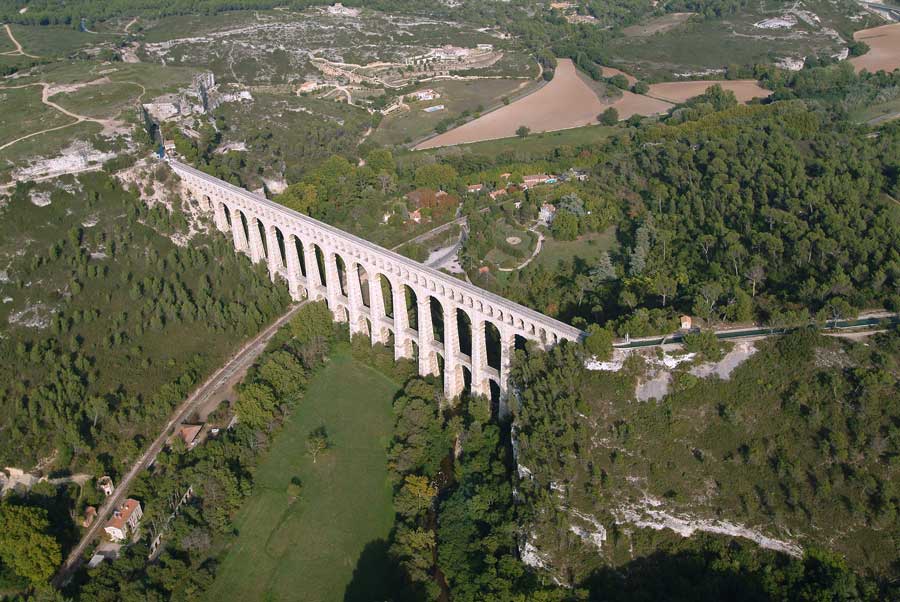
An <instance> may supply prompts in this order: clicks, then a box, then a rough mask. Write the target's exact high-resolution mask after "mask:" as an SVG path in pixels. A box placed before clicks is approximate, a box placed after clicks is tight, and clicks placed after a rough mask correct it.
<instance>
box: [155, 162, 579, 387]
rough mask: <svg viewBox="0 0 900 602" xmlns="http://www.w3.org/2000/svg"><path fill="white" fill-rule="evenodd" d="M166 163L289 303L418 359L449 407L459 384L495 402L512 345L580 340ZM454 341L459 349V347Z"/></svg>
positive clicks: (570, 330)
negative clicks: (310, 302) (306, 304)
mask: <svg viewBox="0 0 900 602" xmlns="http://www.w3.org/2000/svg"><path fill="white" fill-rule="evenodd" d="M168 162H169V165H170V166H171V167H172V169H173V170H174V171H175V172H176V173H177V174H178V175H179V176H180V177H181V180H182V182H183V184H184V185H185V187H186V188H187V190H188V191H189V193H190V194H191V195H192V196H193V197H194V199H195V200H197V201H198V202H199V204H200V206H201V208H202V209H204V210H206V211H210V212H212V214H213V216H214V219H215V224H216V227H217V228H218V229H219V230H220V231H222V232H225V233H228V232H230V233H231V236H232V238H233V240H234V246H235V249H236V250H237V251H240V252H243V253H246V254H247V255H249V256H250V259H251V260H252V261H253V262H254V263H257V262H260V261H265V262H266V263H267V265H268V269H269V273H270V275H271V277H272V279H273V280H274V279H275V278H276V277H281V278H283V279H284V280H285V281H287V284H288V288H289V290H290V293H291V297H293V298H294V299H295V300H300V299H303V298H310V299H317V300H318V299H324V300H325V301H326V302H327V304H328V307H329V309H331V311H332V313H333V314H334V316H335V319H336V320H338V321H344V322H349V326H350V332H351V333H354V334H355V333H365V334H368V335H369V336H370V337H371V339H372V343H373V344H377V343H384V344H387V345H390V344H391V343H393V346H394V357H395V358H398V359H399V358H418V365H419V373H420V374H422V375H423V376H424V375H429V374H439V373H441V372H442V373H443V377H444V395H445V397H446V398H448V399H450V398H453V397H455V396H456V395H458V394H459V393H460V392H462V391H463V389H464V388H465V387H466V385H467V384H468V386H469V387H471V391H472V392H473V393H475V394H481V395H488V396H492V394H493V395H495V396H497V395H498V396H499V397H500V398H504V397H505V396H506V392H507V380H508V372H509V365H510V359H511V357H512V353H513V351H514V348H515V344H516V339H517V338H520V342H521V340H531V341H535V342H537V343H538V344H540V345H542V346H545V347H549V346H552V345H554V344H556V343H557V342H559V341H561V340H563V339H566V340H578V339H579V338H581V336H582V334H583V333H582V331H580V330H579V329H577V328H574V327H572V326H569V325H568V324H564V323H562V322H560V321H558V320H554V319H552V318H549V317H547V316H545V315H543V314H541V313H539V312H536V311H533V310H531V309H528V308H527V307H523V306H521V305H519V304H517V303H513V302H512V301H509V300H507V299H504V298H502V297H500V296H498V295H495V294H492V293H489V292H487V291H485V290H482V289H480V288H478V287H476V286H473V285H471V284H468V283H466V282H463V281H461V280H458V279H456V278H453V277H452V276H448V275H447V274H444V273H442V272H439V271H437V270H435V269H432V268H429V267H427V266H424V265H422V264H420V263H418V262H416V261H413V260H411V259H408V258H406V257H403V256H402V255H398V254H397V253H394V252H392V251H388V250H387V249H384V248H382V247H379V246H378V245H375V244H373V243H370V242H368V241H366V240H363V239H361V238H359V237H357V236H353V235H352V234H348V233H346V232H343V231H342V230H339V229H338V228H335V227H333V226H329V225H327V224H324V223H322V222H319V221H318V220H315V219H312V218H310V217H307V216H305V215H302V214H300V213H297V212H296V211H293V210H291V209H288V208H286V207H283V206H281V205H279V204H277V203H274V202H272V201H270V200H268V199H266V198H265V197H262V196H260V195H256V194H253V193H250V192H248V191H246V190H243V189H242V188H238V187H236V186H233V185H231V184H229V183H227V182H224V181H222V180H219V179H217V178H214V177H212V176H209V175H207V174H205V173H203V172H201V171H198V170H196V169H194V168H192V167H190V166H188V165H184V164H183V163H179V162H178V161H175V160H169V161H168ZM375 283H378V284H375ZM370 284H371V285H372V286H369V285H370ZM379 289H380V291H379ZM379 292H381V294H377V293H379ZM371 293H375V294H371ZM407 299H409V300H410V302H409V303H407ZM388 308H389V310H388ZM403 309H405V310H406V311H403ZM435 321H438V322H440V323H438V324H435ZM441 323H442V324H441ZM436 326H438V327H437V328H436ZM440 326H443V328H440ZM466 326H468V331H465V330H463V331H462V332H463V335H464V336H463V337H462V338H461V337H460V328H465V327H466ZM441 330H442V331H443V332H442V333H441ZM488 333H490V335H491V337H490V338H491V339H492V341H493V342H494V343H495V344H496V342H497V341H499V353H497V352H496V351H495V352H494V353H489V351H488V345H487V338H488ZM441 339H442V340H441ZM463 339H465V340H466V341H465V342H466V343H467V344H465V345H461V343H462V342H464V341H463ZM464 347H465V348H464ZM466 352H468V353H466ZM489 356H490V357H489ZM441 368H442V369H441ZM467 373H468V374H467ZM466 376H468V379H467V378H466ZM467 381H468V382H467Z"/></svg>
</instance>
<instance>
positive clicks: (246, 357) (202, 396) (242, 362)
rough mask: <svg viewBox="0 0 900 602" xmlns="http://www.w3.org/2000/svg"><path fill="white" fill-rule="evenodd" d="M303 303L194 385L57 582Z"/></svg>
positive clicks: (101, 511) (56, 582) (67, 575)
mask: <svg viewBox="0 0 900 602" xmlns="http://www.w3.org/2000/svg"><path fill="white" fill-rule="evenodd" d="M304 304H305V302H304V303H300V304H297V305H293V306H291V308H290V309H289V310H288V311H287V313H285V314H284V315H283V316H281V317H280V318H278V319H277V320H276V321H275V322H273V323H272V324H271V325H269V326H268V327H267V328H266V329H265V330H263V331H262V332H261V333H259V334H258V335H256V336H255V337H254V338H253V339H251V340H250V341H249V342H247V343H246V344H245V345H244V346H243V347H241V349H240V350H238V352H237V353H235V354H234V355H233V356H231V358H230V359H229V360H228V361H227V362H225V365H224V366H222V367H221V368H219V369H218V370H216V372H215V373H214V374H213V375H212V376H210V377H209V378H208V379H207V380H206V382H204V383H203V384H202V385H200V386H199V387H197V389H195V390H194V392H193V393H192V394H191V395H190V396H189V397H188V398H187V399H185V400H184V402H182V404H181V405H180V406H178V408H177V409H176V410H175V412H174V413H173V414H172V417H171V418H170V419H169V421H168V422H167V423H166V425H165V427H164V428H163V429H162V430H161V431H160V433H159V435H158V436H157V437H156V439H155V440H154V441H153V443H152V444H150V447H149V448H147V450H146V451H145V452H144V453H143V454H142V455H141V457H140V458H138V459H137V461H135V463H134V464H133V465H132V467H131V469H130V470H129V471H128V473H127V474H126V475H125V476H124V477H123V478H122V480H121V481H119V484H118V486H117V487H116V488H115V491H113V494H112V495H111V496H109V497H108V498H106V501H105V502H104V503H103V505H102V506H100V509H99V510H98V511H97V518H95V519H94V523H93V524H92V525H91V527H90V528H89V529H88V530H87V532H86V533H85V534H84V537H82V538H81V541H79V542H78V545H77V546H75V547H74V548H73V549H72V551H71V552H70V553H69V555H68V557H67V558H66V560H65V562H64V563H63V565H62V567H60V569H59V571H58V572H57V574H56V576H55V577H54V578H53V585H54V586H56V587H60V586H61V585H64V584H65V583H66V582H67V581H68V579H69V578H70V577H71V576H72V574H73V573H74V572H75V570H76V569H77V568H78V567H79V565H80V564H81V562H82V560H83V555H84V552H85V550H87V548H88V546H90V545H91V543H92V542H93V541H94V540H95V539H96V538H97V537H99V536H100V533H101V531H102V529H103V525H104V523H106V521H107V519H108V517H109V515H110V513H111V512H112V510H113V509H114V508H116V507H117V506H118V505H119V504H121V503H122V501H123V500H124V499H125V496H126V494H127V493H128V487H129V486H130V485H131V482H132V481H133V480H134V478H135V477H136V476H137V475H138V474H140V472H141V471H142V470H144V469H146V468H147V467H148V466H149V465H150V464H151V463H152V462H153V460H155V459H156V456H157V454H159V452H160V450H162V448H163V446H164V445H165V443H166V440H167V439H168V438H169V436H170V435H171V433H172V432H173V431H174V429H175V427H176V426H177V425H179V424H181V423H182V422H183V421H184V420H185V419H187V417H188V416H190V415H191V414H192V413H193V412H194V411H195V410H196V409H197V408H198V407H201V406H202V405H203V404H204V402H206V401H207V399H209V398H210V397H211V396H213V395H215V394H217V393H218V392H219V390H220V389H221V388H222V387H228V386H229V380H230V379H231V377H232V376H233V375H234V374H235V373H236V372H238V371H241V370H246V369H247V368H249V367H250V366H252V365H253V362H254V361H256V358H257V357H259V355H260V354H261V353H262V352H263V350H264V349H265V348H266V345H267V344H268V343H269V341H270V340H271V339H272V337H273V336H274V335H275V333H276V332H278V330H279V329H280V328H281V327H282V326H284V325H285V324H287V322H288V320H290V319H291V318H292V317H293V316H294V314H295V313H297V311H298V310H299V309H300V308H301V307H303V305H304Z"/></svg>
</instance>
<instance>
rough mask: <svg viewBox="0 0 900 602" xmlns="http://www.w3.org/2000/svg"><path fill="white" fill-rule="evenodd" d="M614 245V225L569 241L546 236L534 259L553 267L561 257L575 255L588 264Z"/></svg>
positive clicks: (568, 257) (566, 257) (549, 267)
mask: <svg viewBox="0 0 900 602" xmlns="http://www.w3.org/2000/svg"><path fill="white" fill-rule="evenodd" d="M616 245H617V242H616V229H615V227H612V228H609V229H608V230H605V231H604V232H596V233H591V234H585V235H584V236H579V237H578V238H577V239H575V240H571V241H567V240H555V239H553V238H551V237H548V238H547V239H546V240H545V241H544V246H543V247H542V248H541V252H540V253H539V254H538V256H537V257H536V258H535V260H534V261H535V263H539V264H541V265H543V266H544V267H545V268H548V269H553V268H555V267H556V265H557V264H558V263H559V261H560V260H561V259H562V260H566V261H569V260H571V259H572V258H573V257H577V258H579V259H581V260H583V261H584V262H585V263H587V264H588V265H590V264H593V263H595V262H596V261H597V259H598V258H599V257H600V254H601V253H602V252H603V251H611V250H613V249H614V248H615V247H616Z"/></svg>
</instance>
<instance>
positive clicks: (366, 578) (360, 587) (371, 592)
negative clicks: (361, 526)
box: [344, 539, 408, 602]
mask: <svg viewBox="0 0 900 602" xmlns="http://www.w3.org/2000/svg"><path fill="white" fill-rule="evenodd" d="M404 581H405V580H404V578H403V573H402V571H401V570H400V567H399V566H398V565H397V563H396V561H395V560H394V559H393V558H392V557H391V555H390V544H389V543H388V542H387V540H385V539H376V540H374V541H370V542H369V543H367V544H366V547H365V548H363V551H362V553H361V554H360V555H359V559H358V560H357V561H356V568H354V569H353V578H352V579H351V580H350V583H349V584H348V585H347V589H346V590H344V602H382V601H392V602H400V601H404V600H407V599H408V597H407V596H406V594H405V592H404V590H405V588H406V586H405V583H404Z"/></svg>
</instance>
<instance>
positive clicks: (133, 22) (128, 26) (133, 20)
mask: <svg viewBox="0 0 900 602" xmlns="http://www.w3.org/2000/svg"><path fill="white" fill-rule="evenodd" d="M137 20H138V18H137V17H135V18H134V19H132V20H131V21H129V22H128V25H126V26H125V33H128V30H129V29H131V26H132V25H134V24H135V23H137Z"/></svg>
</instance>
